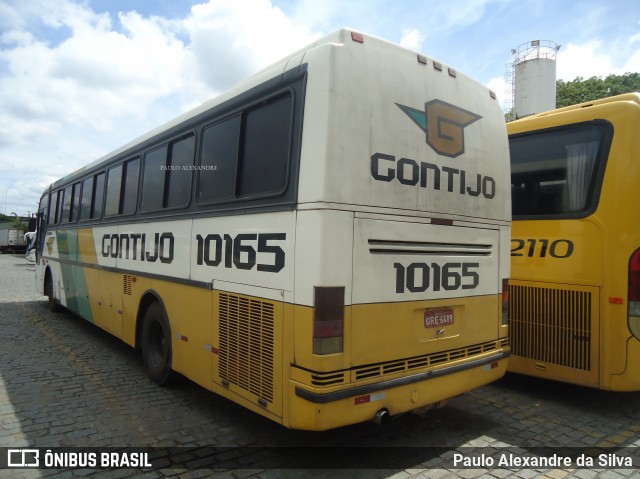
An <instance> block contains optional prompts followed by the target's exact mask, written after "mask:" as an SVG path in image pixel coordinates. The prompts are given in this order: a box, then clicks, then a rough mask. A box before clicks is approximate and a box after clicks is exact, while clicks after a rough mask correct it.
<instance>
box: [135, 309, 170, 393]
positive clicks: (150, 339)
mask: <svg viewBox="0 0 640 479" xmlns="http://www.w3.org/2000/svg"><path fill="white" fill-rule="evenodd" d="M142 357H143V358H144V365H145V367H146V369H147V374H148V375H149V377H150V378H151V380H152V381H153V382H154V383H156V384H158V385H160V386H166V385H169V384H170V383H171V382H172V379H173V376H174V374H173V371H172V370H171V330H170V328H169V321H168V320H167V317H166V315H165V314H164V311H163V309H162V306H161V305H160V303H158V302H153V303H151V304H150V305H149V307H148V308H147V311H146V312H145V314H144V323H143V325H142Z"/></svg>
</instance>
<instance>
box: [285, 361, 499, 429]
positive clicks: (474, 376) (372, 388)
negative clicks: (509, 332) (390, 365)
mask: <svg viewBox="0 0 640 479" xmlns="http://www.w3.org/2000/svg"><path fill="white" fill-rule="evenodd" d="M509 355H510V351H509V350H503V351H500V352H498V353H493V354H491V355H489V356H486V357H483V358H478V359H474V360H472V361H467V362H464V363H461V364H455V365H451V366H446V367H443V368H440V369H435V370H431V371H425V372H421V373H417V374H413V375H410V376H404V377H399V378H394V379H390V380H387V381H381V382H377V383H372V384H365V385H361V386H356V387H350V388H347V389H339V390H336V391H331V392H325V393H322V392H320V391H318V390H316V391H313V390H312V389H313V388H309V387H307V386H303V385H300V384H299V383H296V382H293V381H292V382H291V388H292V389H293V391H292V392H293V394H292V403H291V415H290V425H289V427H291V428H294V429H306V430H315V431H322V430H327V429H332V428H336V427H340V426H345V425H349V424H356V423H360V422H365V421H370V420H372V421H373V420H375V419H376V415H377V414H378V413H379V412H380V411H383V410H386V411H388V413H389V414H390V415H391V416H393V415H396V414H401V413H404V412H409V411H412V410H415V409H422V408H425V407H427V406H430V405H435V404H437V403H440V402H442V401H446V400H447V399H450V398H452V397H455V396H458V395H460V394H462V393H464V392H467V391H470V390H472V389H474V388H477V387H479V386H483V385H485V384H487V383H490V382H492V381H495V380H497V379H499V378H501V377H502V376H504V374H505V372H506V369H507V358H508V357H509Z"/></svg>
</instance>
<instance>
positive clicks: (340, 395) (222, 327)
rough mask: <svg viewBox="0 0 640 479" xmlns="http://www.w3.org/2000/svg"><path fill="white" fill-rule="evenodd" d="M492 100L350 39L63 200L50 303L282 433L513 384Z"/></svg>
mask: <svg viewBox="0 0 640 479" xmlns="http://www.w3.org/2000/svg"><path fill="white" fill-rule="evenodd" d="M508 165H509V153H508V143H507V134H506V127H505V124H504V120H503V117H502V114H501V111H500V107H499V105H498V102H497V101H496V98H495V95H494V94H493V93H492V92H491V91H490V90H489V89H487V88H486V87H484V86H482V85H481V84H479V83H477V82H475V81H473V80H471V79H470V78H468V77H466V76H465V75H463V74H462V73H460V72H458V71H456V70H455V69H453V68H451V67H449V66H446V65H444V64H442V63H440V62H437V61H435V60H433V59H430V58H427V57H425V56H423V55H420V54H416V53H415V52H411V51H409V50H405V49H403V48H401V47H399V46H397V45H394V44H391V43H388V42H386V41H383V40H380V39H377V38H375V37H372V36H367V35H364V34H362V33H359V32H354V31H349V30H340V31H337V32H336V33H334V34H332V35H329V36H328V37H326V38H324V39H321V40H319V41H317V42H316V43H315V44H313V45H310V46H309V47H307V48H305V49H303V50H301V51H299V52H297V53H294V54H292V55H291V56H289V57H287V58H285V59H283V60H282V61H279V62H277V63H275V64H274V65H272V66H270V67H268V68H266V69H265V70H263V71H261V72H259V73H257V74H256V75H255V76H253V77H251V78H249V79H248V80H246V81H244V82H242V83H240V84H239V85H237V86H236V87H234V88H233V89H232V90H231V91H229V92H228V93H226V94H224V95H222V96H221V97H219V98H216V99H214V100H211V101H210V102H208V103H205V104H204V105H202V106H201V107H199V108H197V109H195V110H194V111H191V112H189V113H186V114H184V115H182V116H181V117H179V118H177V119H175V120H174V121H172V122H170V123H169V124H167V125H164V126H162V127H160V128H158V129H157V130H154V131H152V132H150V133H149V134H147V135H144V136H143V137H141V138H139V139H137V140H135V141H133V142H131V143H129V144H127V145H125V146H123V147H122V148H120V149H118V150H117V151H115V152H113V153H111V154H109V155H107V156H105V157H104V158H101V159H99V160H97V161H96V162H94V163H92V164H90V165H88V166H86V167H85V168H82V169H81V170H79V171H76V172H73V173H71V174H70V175H68V176H66V177H64V178H62V179H61V180H59V181H57V182H55V183H54V184H53V185H51V187H50V188H48V189H47V191H46V192H45V194H44V195H43V197H42V200H41V203H40V208H39V214H40V228H39V230H38V234H39V245H40V247H39V257H38V261H37V271H36V277H37V281H36V282H37V287H38V288H39V290H40V291H41V292H43V294H45V295H47V296H48V297H49V304H50V306H51V308H53V309H56V308H59V307H60V306H63V307H65V308H67V309H69V310H71V311H73V312H75V313H77V314H78V315H80V316H81V317H83V318H85V319H87V320H89V321H91V322H93V323H94V324H96V325H97V326H99V327H101V328H104V329H105V330H107V331H109V332H111V333H112V334H114V335H115V336H117V337H118V338H121V339H122V340H123V341H124V342H126V343H127V344H129V345H131V346H133V347H136V348H140V349H141V350H142V356H143V358H144V363H145V365H146V368H147V371H148V374H149V376H150V378H151V379H152V380H153V381H155V382H156V383H158V384H165V383H167V382H168V381H170V379H171V378H172V376H173V375H174V374H175V373H179V374H181V375H183V376H186V377H188V378H189V379H191V380H193V381H195V382H196V383H198V384H200V385H202V386H203V387H205V388H207V389H210V390H211V391H214V392H215V393H217V394H220V395H222V396H224V397H226V398H228V399H230V400H232V401H235V402H237V403H238V404H241V405H243V406H245V407H247V408H249V409H251V410H252V411H255V412H257V413H259V414H261V415H263V416H265V417H267V418H270V419H272V420H274V421H276V422H278V423H281V424H283V425H284V426H287V427H290V428H296V429H307V430H325V429H329V428H335V427H338V426H343V425H347V424H353V423H358V422H363V421H367V420H377V421H379V422H382V421H384V420H385V419H386V418H388V417H389V416H392V415H395V414H400V413H403V412H406V411H412V410H423V409H425V408H428V407H433V406H436V405H441V404H443V403H444V402H445V401H446V400H447V399H448V398H451V397H453V396H456V395H458V394H461V393H463V392H465V391H468V390H470V389H472V388H475V387H477V386H480V385H483V384H486V383H488V382H490V381H493V380H495V379H497V378H499V377H501V376H502V375H503V374H504V373H505V372H506V362H507V357H508V356H509V354H510V349H509V345H508V331H507V327H508V326H507V325H506V313H507V297H506V293H507V288H508V277H509V267H510V265H509V249H508V245H509V240H510V237H511V236H510V235H511V219H510V216H511V212H510V208H509V204H510V202H509V201H510V196H509V195H510V189H509V175H508V170H509V166H508Z"/></svg>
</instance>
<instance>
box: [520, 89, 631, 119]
mask: <svg viewBox="0 0 640 479" xmlns="http://www.w3.org/2000/svg"><path fill="white" fill-rule="evenodd" d="M622 101H630V102H634V103H637V104H638V105H640V93H638V92H635V93H623V94H622V95H616V96H610V97H607V98H600V99H599V100H592V101H586V102H584V103H576V104H575V105H570V106H565V107H562V108H556V109H554V110H547V111H543V112H541V113H536V114H534V115H530V116H527V117H524V118H519V119H518V120H515V121H516V122H517V121H522V120H528V119H530V118H540V117H543V116H547V115H555V114H556V113H564V112H566V111H574V110H579V109H581V108H588V107H590V106H596V105H604V104H607V103H614V102H622Z"/></svg>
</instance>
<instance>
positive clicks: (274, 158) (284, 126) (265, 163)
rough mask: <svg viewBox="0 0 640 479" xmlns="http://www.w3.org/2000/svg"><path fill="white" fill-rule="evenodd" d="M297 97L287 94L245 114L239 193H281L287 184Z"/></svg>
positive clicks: (240, 194)
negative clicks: (294, 108) (294, 107)
mask: <svg viewBox="0 0 640 479" xmlns="http://www.w3.org/2000/svg"><path fill="white" fill-rule="evenodd" d="M292 108H293V97H292V95H291V94H289V93H287V94H284V95H281V96H278V97H276V98H274V99H272V100H269V101H268V102H266V103H264V104H261V105H259V106H257V107H255V108H252V109H250V110H248V111H247V112H246V113H245V117H244V128H243V135H242V158H241V159H240V161H239V172H238V175H239V181H238V192H237V193H238V196H251V195H260V194H268V193H278V192H281V191H283V190H284V189H285V187H286V185H287V173H288V167H289V157H290V154H291V131H292V127H293V113H292V112H293V110H292Z"/></svg>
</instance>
